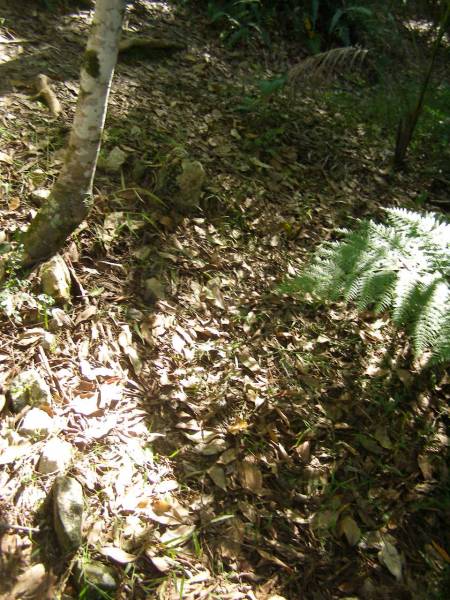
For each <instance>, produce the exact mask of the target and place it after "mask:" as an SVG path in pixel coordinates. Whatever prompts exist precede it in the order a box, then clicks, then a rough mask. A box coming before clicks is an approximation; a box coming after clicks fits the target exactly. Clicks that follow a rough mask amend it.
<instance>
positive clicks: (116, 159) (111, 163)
mask: <svg viewBox="0 0 450 600" xmlns="http://www.w3.org/2000/svg"><path fill="white" fill-rule="evenodd" d="M127 158H128V154H127V153H126V152H124V151H123V150H122V149H121V148H119V146H115V147H114V148H113V149H112V150H111V152H110V153H109V154H108V156H106V157H105V158H103V157H100V158H99V160H98V165H97V166H98V168H100V169H103V170H104V171H107V172H108V173H116V172H117V171H120V169H121V168H122V167H123V165H124V163H125V161H126V160H127Z"/></svg>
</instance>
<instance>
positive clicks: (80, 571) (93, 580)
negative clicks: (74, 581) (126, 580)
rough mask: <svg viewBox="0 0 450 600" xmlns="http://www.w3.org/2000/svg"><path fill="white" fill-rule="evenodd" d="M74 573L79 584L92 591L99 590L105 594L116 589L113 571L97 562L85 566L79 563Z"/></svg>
mask: <svg viewBox="0 0 450 600" xmlns="http://www.w3.org/2000/svg"><path fill="white" fill-rule="evenodd" d="M76 573H77V578H78V580H79V581H80V583H81V584H84V585H88V586H89V587H91V588H93V589H94V590H95V589H97V588H99V589H101V590H103V591H105V592H111V591H113V590H115V589H116V588H117V580H116V576H115V571H114V569H113V568H112V567H109V566H108V565H104V564H103V563H101V562H99V561H97V560H92V561H90V562H87V563H85V564H80V563H79V564H78V565H77V568H76Z"/></svg>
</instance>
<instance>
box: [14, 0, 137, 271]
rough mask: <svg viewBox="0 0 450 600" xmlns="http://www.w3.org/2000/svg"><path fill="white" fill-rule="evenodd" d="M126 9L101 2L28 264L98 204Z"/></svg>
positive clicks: (33, 229)
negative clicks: (98, 172) (98, 174)
mask: <svg viewBox="0 0 450 600" xmlns="http://www.w3.org/2000/svg"><path fill="white" fill-rule="evenodd" d="M124 12H125V0H97V1H96V5H95V14H94V19H93V22H92V27H91V31H90V34H89V39H88V42H87V47H86V51H85V53H84V56H83V60H82V65H81V72H80V91H79V94H78V102H77V107H76V111H75V118H74V121H73V125H72V131H71V134H70V138H69V144H68V148H67V151H66V156H65V160H64V164H63V167H62V169H61V172H60V174H59V176H58V179H57V180H56V182H55V184H54V186H53V189H52V192H51V194H50V196H49V198H48V200H47V201H46V203H45V205H44V206H43V207H42V208H41V209H40V211H39V212H38V214H37V215H36V217H35V218H34V219H33V221H32V223H31V224H30V227H29V228H28V230H27V231H26V233H25V234H24V238H23V245H24V257H23V262H24V264H26V265H27V264H28V265H29V264H33V263H36V262H38V261H40V260H42V259H45V258H47V257H49V256H51V255H53V254H54V253H55V252H57V251H58V250H59V249H60V248H61V246H62V245H63V244H64V242H65V241H66V239H67V238H68V237H69V235H70V234H71V233H73V231H74V230H75V229H76V228H77V227H78V225H80V223H82V221H84V219H85V218H86V217H87V216H88V214H89V211H90V209H91V207H92V186H93V181H94V175H95V169H96V166H97V159H98V154H99V151H100V144H101V136H102V132H103V126H104V123H105V118H106V111H107V106H108V97H109V91H110V88H111V81H112V77H113V74H114V67H115V65H116V62H117V54H118V49H119V40H120V34H121V31H122V21H123V15H124Z"/></svg>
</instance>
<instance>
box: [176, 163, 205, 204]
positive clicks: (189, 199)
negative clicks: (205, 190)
mask: <svg viewBox="0 0 450 600" xmlns="http://www.w3.org/2000/svg"><path fill="white" fill-rule="evenodd" d="M205 178H206V174H205V169H204V168H203V165H202V163H201V162H199V161H198V160H189V159H185V160H183V161H182V163H181V173H180V175H178V177H177V184H178V188H179V197H178V200H177V205H179V207H180V208H196V207H197V206H198V205H199V202H200V194H201V191H202V187H203V184H204V183H205Z"/></svg>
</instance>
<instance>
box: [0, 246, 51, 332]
mask: <svg viewBox="0 0 450 600" xmlns="http://www.w3.org/2000/svg"><path fill="white" fill-rule="evenodd" d="M22 252H23V248H22V247H21V246H19V247H18V248H17V249H15V250H9V249H8V251H7V252H5V253H3V252H2V248H0V255H2V254H4V257H3V259H4V263H2V265H3V264H4V265H5V268H4V271H3V273H2V278H1V282H0V283H1V286H0V314H3V315H5V316H6V317H8V318H10V319H13V320H14V321H16V322H17V323H21V322H22V315H21V311H22V310H23V309H24V308H26V309H28V310H36V311H37V312H38V314H39V315H41V317H42V319H43V321H44V324H45V326H47V318H48V310H49V308H50V307H51V306H52V305H53V304H54V299H53V298H51V297H50V296H48V295H47V294H35V293H33V291H32V289H31V282H30V281H29V280H28V279H21V278H20V277H19V276H18V273H19V271H20V269H21V267H22ZM2 265H1V266H2Z"/></svg>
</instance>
